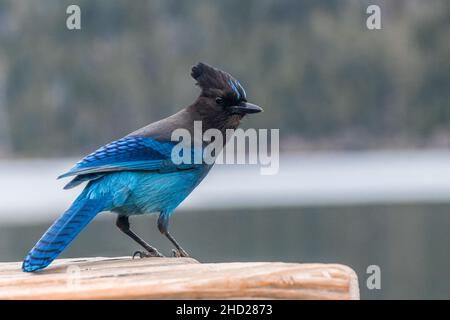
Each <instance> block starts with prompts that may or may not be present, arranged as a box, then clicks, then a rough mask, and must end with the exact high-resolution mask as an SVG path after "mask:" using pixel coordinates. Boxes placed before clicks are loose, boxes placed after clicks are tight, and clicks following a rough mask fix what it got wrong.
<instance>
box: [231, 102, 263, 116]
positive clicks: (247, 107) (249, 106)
mask: <svg viewBox="0 0 450 320" xmlns="http://www.w3.org/2000/svg"><path fill="white" fill-rule="evenodd" d="M231 108H232V110H233V113H239V114H247V113H258V112H261V111H263V109H262V108H261V107H260V106H257V105H256V104H253V103H249V102H241V103H240V104H239V105H237V106H233V107H231Z"/></svg>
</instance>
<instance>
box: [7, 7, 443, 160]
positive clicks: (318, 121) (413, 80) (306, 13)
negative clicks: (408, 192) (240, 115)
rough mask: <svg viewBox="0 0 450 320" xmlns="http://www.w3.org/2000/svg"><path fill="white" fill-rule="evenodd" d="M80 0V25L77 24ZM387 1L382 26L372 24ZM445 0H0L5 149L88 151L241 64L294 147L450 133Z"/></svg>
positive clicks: (269, 123) (430, 142) (20, 152)
mask: <svg viewBox="0 0 450 320" xmlns="http://www.w3.org/2000/svg"><path fill="white" fill-rule="evenodd" d="M70 4H78V5H79V6H80V7H81V12H82V13H81V20H82V21H81V24H82V30H79V31H70V30H67V28H66V18H67V14H66V8H67V6H68V5H70ZM369 4H379V5H380V6H381V10H382V30H376V31H370V30H368V29H367V28H366V18H367V14H366V8H367V6H368V5H369ZM449 16H450V2H449V1H445V0H430V1H420V0H405V1H399V0H396V1H375V0H372V1H361V0H346V1H344V0H333V1H331V0H328V1H306V0H305V1H300V0H276V1H275V0H270V1H269V0H246V1H241V0H227V1H209V0H200V1H194V0H192V1H191V0H189V1H188V0H186V1H175V0H170V1H168V0H158V1H157V0H149V1H144V0H140V1H126V0H120V1H119V0H117V1H107V0H97V1H88V0H86V1H76V0H71V1H61V0H48V1H46V0H41V1H28V0H14V1H12V0H11V1H6V0H2V1H0V157H7V158H11V157H52V156H73V155H77V156H79V154H80V153H82V152H84V153H86V152H89V151H92V149H95V148H96V147H97V146H99V145H102V144H104V143H106V142H108V141H111V140H113V139H115V138H119V137H121V136H123V135H125V134H127V133H128V132H130V131H132V130H134V129H136V128H138V127H140V126H143V125H146V124H147V123H150V122H152V121H155V120H158V119H160V118H162V117H165V116H167V115H169V114H171V113H173V112H175V111H176V110H178V109H179V108H181V107H183V106H185V105H187V104H189V103H191V102H192V101H193V99H194V98H195V97H196V95H197V94H198V89H197V88H196V87H194V81H193V80H192V79H190V77H189V71H190V66H191V65H193V64H194V63H196V62H197V61H204V62H208V63H210V64H213V65H216V66H218V67H221V68H223V69H225V70H227V71H229V72H230V73H232V74H233V75H235V76H236V77H237V78H238V79H239V80H240V82H241V83H242V84H243V85H244V87H245V88H246V90H247V95H248V97H249V100H251V101H253V102H255V103H258V104H260V105H261V106H263V107H264V108H265V112H264V113H263V114H261V115H258V116H255V117H253V118H252V119H247V120H246V122H245V124H244V126H245V127H249V126H254V127H262V128H280V129H281V130H280V136H281V139H282V149H283V150H285V151H292V150H296V151H299V150H300V151H301V150H324V149H379V148H424V147H426V148H439V147H450V126H449V121H450V106H449V102H450V90H449V88H450V59H449V57H450V41H449V39H450V19H449Z"/></svg>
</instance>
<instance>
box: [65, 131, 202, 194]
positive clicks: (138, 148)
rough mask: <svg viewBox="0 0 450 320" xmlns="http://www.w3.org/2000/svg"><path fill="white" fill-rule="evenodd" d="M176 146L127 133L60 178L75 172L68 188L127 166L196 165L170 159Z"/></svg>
mask: <svg viewBox="0 0 450 320" xmlns="http://www.w3.org/2000/svg"><path fill="white" fill-rule="evenodd" d="M174 146H175V143H174V142H161V141H157V140H154V139H152V138H145V137H139V136H127V137H125V138H122V139H119V140H116V141H113V142H111V143H109V144H107V145H105V146H104V147H102V148H100V149H98V150H97V151H95V152H93V153H91V154H89V155H88V156H86V157H85V158H83V159H82V160H81V161H79V162H78V163H77V164H76V165H75V167H73V168H72V169H71V170H69V171H68V172H66V173H64V174H62V175H60V176H59V177H58V179H60V178H64V177H69V176H76V177H75V179H73V180H72V181H71V182H69V184H68V185H66V187H65V189H68V188H72V187H74V186H76V185H78V184H80V183H82V182H84V181H88V180H95V179H98V178H100V177H102V176H103V175H104V174H105V173H107V172H114V171H125V170H126V171H133V170H139V171H159V172H170V171H174V170H186V169H191V168H193V167H194V165H187V164H182V165H175V164H174V163H173V162H172V161H171V153H172V148H173V147H174Z"/></svg>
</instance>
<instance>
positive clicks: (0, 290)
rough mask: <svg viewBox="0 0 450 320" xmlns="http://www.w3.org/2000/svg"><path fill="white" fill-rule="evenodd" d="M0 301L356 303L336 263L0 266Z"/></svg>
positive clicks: (113, 261) (108, 261)
mask: <svg viewBox="0 0 450 320" xmlns="http://www.w3.org/2000/svg"><path fill="white" fill-rule="evenodd" d="M0 299H359V288H358V279H357V276H356V274H355V272H354V271H353V270H352V269H351V268H349V267H347V266H344V265H339V264H298V263H281V262H233V263H199V262H198V261H196V260H194V259H191V258H145V259H134V260H133V259H131V258H130V257H119V258H83V259H60V260H56V261H55V262H54V263H53V264H52V265H51V266H50V267H49V268H47V269H45V270H43V271H40V272H36V273H32V274H30V273H24V272H22V271H21V270H20V263H19V262H13V263H0Z"/></svg>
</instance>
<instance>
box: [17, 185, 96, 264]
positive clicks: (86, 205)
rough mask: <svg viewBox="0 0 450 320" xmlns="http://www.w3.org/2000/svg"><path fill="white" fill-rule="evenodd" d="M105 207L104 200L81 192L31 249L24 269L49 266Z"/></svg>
mask: <svg viewBox="0 0 450 320" xmlns="http://www.w3.org/2000/svg"><path fill="white" fill-rule="evenodd" d="M85 191H86V190H85ZM103 208H104V200H102V199H89V198H87V197H86V192H83V193H81V195H80V196H79V197H78V198H77V199H76V200H75V201H74V203H73V204H72V205H71V206H70V208H69V209H68V210H67V211H66V212H64V214H63V215H61V216H60V217H59V218H58V219H57V220H56V221H55V222H54V223H53V224H52V225H51V226H50V228H49V229H48V230H47V232H45V234H44V235H43V236H42V237H41V239H40V240H39V241H38V242H37V243H36V245H35V246H34V247H33V249H31V250H30V252H29V253H28V255H27V256H26V258H25V260H24V262H23V264H22V270H23V271H25V272H32V271H36V270H39V269H42V268H45V267H46V266H48V265H49V264H50V263H51V262H52V261H53V260H54V259H55V258H56V257H57V256H58V255H59V254H60V253H61V252H62V251H63V250H64V248H65V247H67V245H69V243H70V242H71V241H72V240H73V239H74V238H75V237H76V236H77V235H78V233H80V231H81V230H82V229H83V228H84V227H85V226H86V225H87V224H88V223H89V222H90V221H91V220H92V219H93V218H94V217H95V216H96V215H97V213H99V212H100V211H102V210H103Z"/></svg>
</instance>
